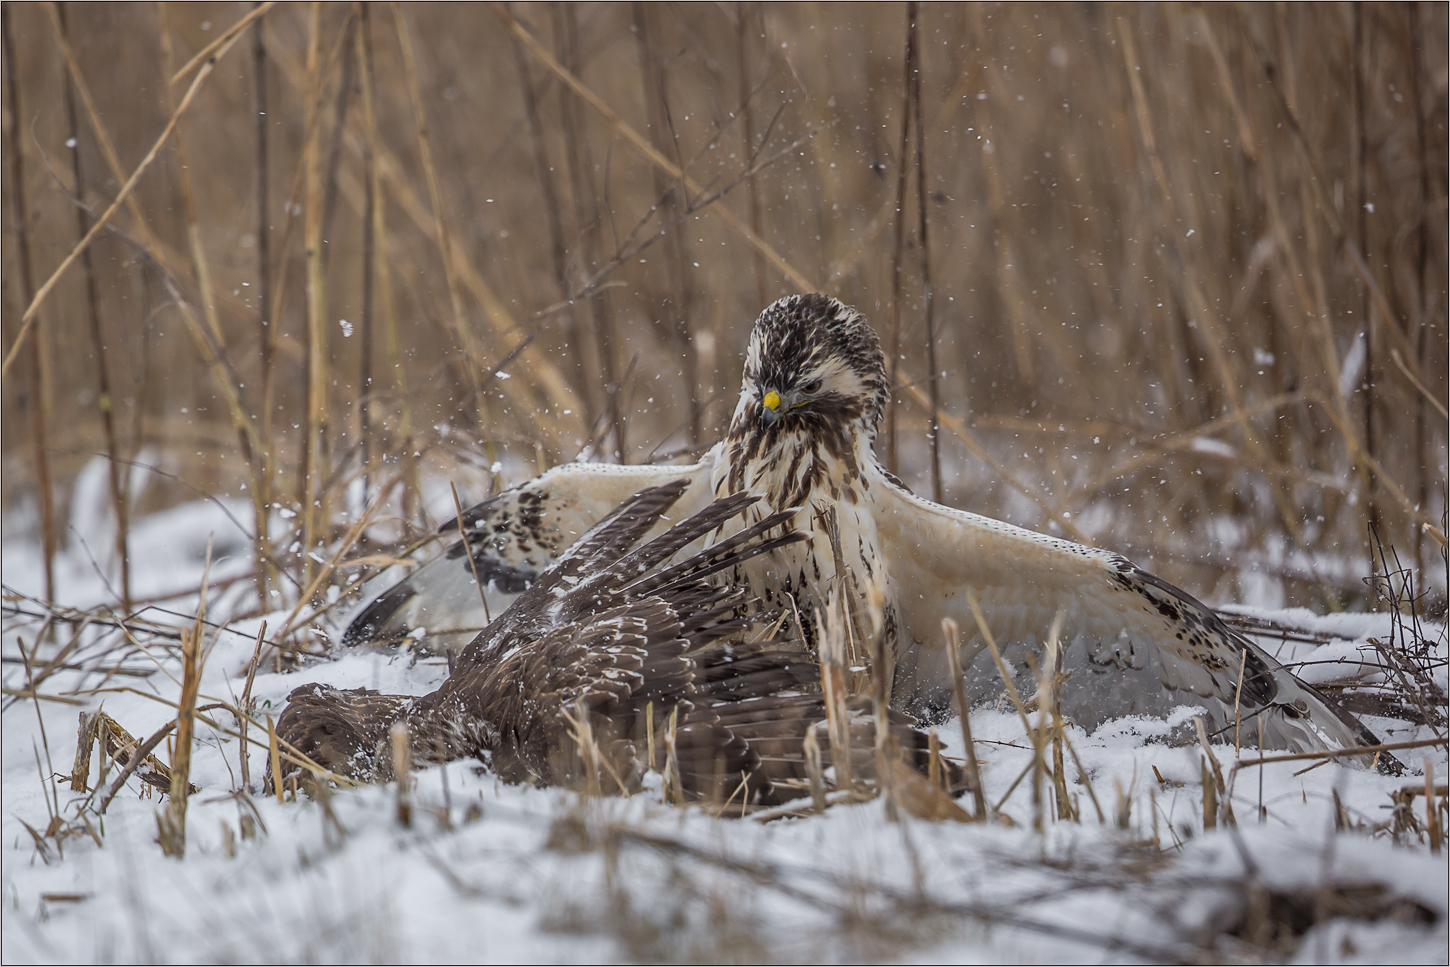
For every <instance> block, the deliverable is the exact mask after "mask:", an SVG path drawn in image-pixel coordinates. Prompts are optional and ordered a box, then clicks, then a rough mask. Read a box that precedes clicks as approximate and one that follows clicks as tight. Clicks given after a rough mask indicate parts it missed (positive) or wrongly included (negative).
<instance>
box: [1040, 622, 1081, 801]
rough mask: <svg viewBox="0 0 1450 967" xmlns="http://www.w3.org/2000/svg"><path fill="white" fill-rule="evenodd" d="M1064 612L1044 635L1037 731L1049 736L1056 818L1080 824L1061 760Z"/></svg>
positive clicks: (1062, 737) (1062, 738)
mask: <svg viewBox="0 0 1450 967" xmlns="http://www.w3.org/2000/svg"><path fill="white" fill-rule="evenodd" d="M1065 617H1066V612H1064V611H1062V610H1061V609H1059V610H1058V612H1057V614H1056V615H1054V616H1053V619H1052V627H1051V629H1049V630H1048V632H1047V643H1046V647H1045V649H1044V655H1043V657H1044V658H1045V660H1044V661H1043V663H1042V675H1041V678H1040V680H1039V684H1038V689H1037V692H1038V696H1039V698H1038V703H1037V708H1038V722H1039V723H1040V724H1039V725H1038V729H1039V730H1040V731H1044V732H1047V733H1048V734H1050V735H1051V739H1049V744H1050V745H1051V746H1052V787H1053V792H1054V794H1055V796H1056V800H1057V802H1056V806H1057V817H1058V818H1059V819H1062V818H1064V817H1065V818H1067V819H1069V820H1072V821H1073V822H1080V821H1081V819H1082V817H1081V816H1079V815H1077V810H1075V809H1073V806H1072V800H1071V798H1069V796H1068V792H1067V773H1066V769H1065V767H1064V764H1063V760H1062V746H1063V740H1064V736H1063V722H1062V703H1061V699H1062V623H1063V619H1064V618H1065Z"/></svg>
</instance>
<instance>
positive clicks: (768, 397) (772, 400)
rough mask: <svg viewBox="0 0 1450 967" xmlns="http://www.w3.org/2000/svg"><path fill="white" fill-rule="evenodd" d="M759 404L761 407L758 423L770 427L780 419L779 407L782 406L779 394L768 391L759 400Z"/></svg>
mask: <svg viewBox="0 0 1450 967" xmlns="http://www.w3.org/2000/svg"><path fill="white" fill-rule="evenodd" d="M760 404H761V406H762V407H763V409H762V410H761V411H760V422H762V423H764V424H765V425H766V426H771V425H772V424H774V423H775V421H776V420H778V419H780V412H781V406H782V405H783V404H782V402H781V398H780V394H779V393H777V392H776V391H775V390H770V391H769V392H768V393H766V394H765V395H764V396H762V397H761V398H760Z"/></svg>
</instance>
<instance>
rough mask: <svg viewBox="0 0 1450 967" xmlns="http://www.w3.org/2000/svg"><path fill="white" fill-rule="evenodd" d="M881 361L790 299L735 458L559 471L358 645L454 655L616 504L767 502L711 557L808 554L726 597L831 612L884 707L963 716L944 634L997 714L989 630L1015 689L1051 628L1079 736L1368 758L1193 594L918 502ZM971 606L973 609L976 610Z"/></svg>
mask: <svg viewBox="0 0 1450 967" xmlns="http://www.w3.org/2000/svg"><path fill="white" fill-rule="evenodd" d="M887 392H888V386H887V379H886V367H885V361H884V356H883V354H882V350H881V344H880V341H879V340H878V339H877V336H876V334H875V332H874V331H873V330H872V329H871V327H870V325H869V324H868V323H867V322H866V320H865V319H864V318H863V317H862V315H861V314H860V313H859V312H857V311H856V310H855V309H852V308H850V307H848V306H846V305H844V304H842V303H841V302H839V301H837V300H836V299H833V298H830V297H827V296H824V295H820V294H809V295H797V296H790V297H788V298H784V299H781V300H779V301H777V302H775V303H773V304H772V305H770V306H769V307H767V308H766V309H765V311H764V312H762V313H761V314H760V317H759V318H758V319H757V320H756V322H755V325H754V328H753V330H752V332H751V336H750V342H749V346H748V348H747V350H746V356H745V365H744V376H743V379H742V381H741V387H740V399H739V402H738V404H737V405H736V407H735V411H734V415H733V416H732V418H731V421H730V427H729V431H728V433H727V434H726V436H725V438H724V439H723V440H721V441H720V442H719V443H717V444H716V445H715V446H714V447H713V448H712V449H711V450H710V451H709V452H708V453H706V454H705V456H704V457H703V459H702V460H701V461H700V462H699V463H697V464H694V465H693V466H687V467H680V466H616V465H601V464H577V463H576V464H567V465H564V466H560V467H556V468H554V469H552V470H550V471H548V472H546V473H544V474H542V475H541V476H539V477H537V478H535V479H534V480H531V481H529V482H528V483H525V484H523V485H522V486H519V487H516V488H514V489H512V490H508V491H505V492H503V493H501V494H499V495H497V496H495V497H492V498H490V499H488V500H485V501H483V502H482V503H479V504H477V505H476V506H474V507H471V508H470V509H468V510H466V511H465V512H464V513H463V515H462V528H461V529H462V530H463V532H464V534H465V535H466V539H463V538H452V539H450V535H456V534H457V533H458V531H459V525H458V522H456V521H450V522H449V523H447V524H445V525H444V526H443V527H442V528H440V531H439V536H438V538H437V540H438V541H439V543H440V544H442V545H444V549H443V550H441V552H440V553H439V554H438V555H437V556H436V557H435V558H433V559H432V560H429V561H427V562H425V563H424V564H423V565H422V566H420V567H418V568H417V569H416V570H414V571H413V572H412V573H411V574H409V575H408V576H407V577H405V578H403V579H402V580H400V581H397V582H396V583H395V584H393V585H392V586H391V587H387V588H386V589H385V590H383V591H381V593H377V594H375V595H374V596H373V597H372V598H371V599H370V600H368V601H366V603H365V604H364V605H363V606H362V607H361V608H360V609H359V610H358V611H357V612H356V614H355V616H354V618H353V620H352V621H351V623H350V625H349V627H348V629H347V631H346V633H345V635H344V641H345V642H348V643H353V644H356V643H361V642H367V641H375V640H384V641H386V640H396V639H398V638H399V637H401V636H404V635H408V634H413V635H415V636H417V635H424V636H426V637H427V638H429V639H432V640H434V641H437V642H438V643H439V644H440V645H441V646H442V647H447V648H456V647H458V645H460V644H461V643H463V642H466V641H468V640H470V639H471V638H472V637H473V635H474V634H475V633H476V630H477V629H478V628H479V627H482V625H483V624H484V623H485V620H484V614H483V611H482V606H481V602H480V596H479V592H478V585H477V582H476V580H475V576H477V579H479V580H481V581H482V582H483V583H484V584H485V585H487V588H488V590H489V593H490V595H491V596H492V599H493V600H492V602H491V605H490V606H491V607H494V608H497V607H499V606H501V605H502V604H503V603H505V602H506V601H507V600H508V598H509V596H510V595H512V594H516V593H518V592H520V591H523V590H524V589H525V588H527V587H529V585H530V582H531V581H533V580H534V579H535V577H536V576H537V575H538V574H539V573H540V572H542V571H543V569H544V568H546V567H547V565H548V564H549V562H550V561H551V560H553V559H554V558H555V557H556V556H557V555H558V554H560V553H561V552H563V550H564V549H565V548H566V547H568V546H569V545H570V543H571V542H573V541H574V540H575V538H577V537H578V536H579V535H580V534H582V533H584V532H585V531H586V530H587V529H588V528H589V527H590V525H592V524H593V523H594V522H595V521H597V520H598V519H600V518H601V517H602V516H604V515H605V514H606V513H608V512H609V510H610V509H611V508H613V507H614V506H615V505H616V504H617V503H619V501H621V500H623V499H625V498H626V497H628V496H629V495H630V494H633V493H636V492H638V491H640V490H642V489H644V488H647V487H651V486H656V485H659V484H661V483H663V482H666V481H670V480H675V479H678V478H684V479H686V480H687V481H688V484H687V486H686V488H685V490H684V492H683V494H682V495H681V497H680V500H679V502H678V504H677V505H676V507H675V510H676V511H678V512H683V513H686V514H688V513H693V512H695V511H696V510H698V509H699V508H701V507H704V506H706V505H707V504H708V503H709V502H710V501H711V500H713V499H715V498H716V497H718V496H722V495H726V494H732V493H735V492H737V491H739V492H745V493H749V494H753V495H756V496H759V497H760V498H762V499H761V500H760V501H759V502H758V503H756V504H753V505H752V506H751V507H750V508H749V509H748V510H747V512H746V513H745V514H744V515H742V516H741V517H740V518H737V519H732V520H731V521H729V522H727V523H726V524H725V525H724V527H723V528H722V530H721V531H720V533H719V534H718V535H717V536H724V535H728V534H729V533H731V532H732V531H734V530H738V529H740V528H742V527H748V526H749V525H750V524H751V523H754V522H756V521H759V520H762V519H767V518H768V517H769V516H770V515H772V514H776V513H784V512H786V511H793V512H794V513H793V517H792V521H793V524H794V526H795V528H796V529H797V530H800V531H802V532H805V533H809V534H810V535H811V536H810V539H809V540H806V541H800V542H796V543H791V544H786V545H782V546H780V547H777V548H775V549H774V550H772V551H771V552H770V553H768V554H763V555H760V556H757V557H755V558H752V559H751V560H749V561H745V562H742V563H741V564H740V565H739V566H737V567H735V568H732V569H731V571H730V572H729V573H728V574H720V575H718V576H717V578H716V579H717V580H720V581H724V582H726V583H735V584H739V585H740V586H741V587H745V588H748V589H749V591H750V592H751V593H752V594H756V595H759V596H761V597H762V598H763V599H765V600H766V601H767V602H768V603H770V604H772V605H774V606H778V607H782V608H786V609H788V610H789V611H790V612H791V614H792V615H793V616H794V620H796V621H798V623H799V631H800V634H801V636H802V637H803V638H804V639H805V640H806V641H807V642H808V643H813V642H814V641H815V638H816V630H815V629H816V625H817V622H818V615H819V614H821V613H822V612H824V611H825V610H826V609H827V608H828V607H830V602H831V601H832V600H833V599H832V595H833V594H835V595H838V596H839V599H840V600H842V601H844V602H845V603H846V606H847V607H846V610H847V611H848V612H849V613H850V615H851V617H852V621H853V625H852V627H853V628H856V629H857V631H856V634H857V636H858V639H859V640H862V641H864V640H867V639H868V638H869V637H870V636H872V635H878V634H879V635H880V636H881V639H882V640H884V644H885V647H884V654H885V655H886V656H888V658H889V659H890V660H891V663H892V665H893V667H892V669H891V674H892V678H891V681H892V690H891V697H892V705H893V707H895V708H899V709H902V710H904V711H906V712H908V713H910V714H912V715H914V716H916V717H917V718H918V719H922V720H925V721H928V722H930V721H938V720H940V719H941V718H942V717H944V716H945V715H946V714H947V713H948V712H949V710H950V695H951V688H952V683H951V678H950V672H949V668H950V664H949V662H948V660H947V655H946V646H945V639H944V637H943V630H942V619H944V618H952V619H954V620H955V621H956V622H957V623H958V625H959V626H960V628H961V631H962V638H963V645H962V647H963V650H962V654H961V657H962V665H963V667H964V668H966V675H967V678H968V687H969V688H970V689H971V692H970V694H972V695H973V696H974V697H975V698H978V699H985V698H990V697H995V696H996V695H997V694H999V693H1000V688H1001V680H1000V677H999V671H998V668H997V666H996V663H995V661H994V659H993V658H992V656H991V654H990V652H989V650H988V646H987V645H986V642H985V639H984V638H983V636H982V634H981V632H980V630H979V624H978V621H977V620H976V614H977V613H980V615H981V617H982V618H983V620H984V623H985V624H986V626H987V629H988V630H989V631H990V633H991V635H992V637H993V639H994V640H995V642H996V643H998V644H999V645H1000V647H1001V650H1002V653H1003V658H1004V663H1005V665H1006V667H1007V668H1008V669H1016V670H1017V672H1018V673H1020V672H1021V669H1022V668H1023V667H1024V665H1025V660H1026V658H1027V657H1028V656H1029V655H1032V654H1034V653H1035V652H1037V651H1039V650H1040V645H1041V644H1042V643H1043V642H1045V641H1046V639H1047V638H1048V634H1049V629H1051V628H1053V627H1054V625H1056V626H1057V627H1058V628H1060V638H1059V639H1058V640H1059V642H1060V656H1061V661H1062V665H1061V668H1062V670H1063V672H1064V673H1066V674H1067V675H1068V680H1067V681H1066V683H1065V684H1064V686H1063V688H1062V690H1061V697H1060V701H1061V707H1062V710H1063V712H1064V713H1065V714H1066V715H1068V716H1069V717H1071V718H1072V719H1073V720H1074V721H1075V722H1076V723H1077V724H1078V725H1080V726H1082V727H1084V728H1088V729H1091V728H1095V727H1096V726H1097V725H1098V724H1100V723H1101V722H1103V721H1105V720H1106V719H1109V718H1113V717H1117V716H1121V715H1125V714H1132V713H1152V714H1162V713H1165V712H1167V711H1169V710H1170V709H1171V708H1173V707H1175V706H1177V705H1182V704H1198V705H1201V706H1203V707H1204V708H1205V711H1207V712H1208V713H1209V717H1210V719H1211V721H1212V722H1213V723H1214V724H1215V725H1217V726H1220V727H1226V726H1228V725H1233V724H1235V723H1237V725H1238V727H1239V728H1240V729H1242V730H1244V731H1243V734H1244V736H1245V741H1249V742H1251V743H1257V742H1258V741H1259V740H1260V731H1259V730H1260V728H1262V741H1263V744H1264V745H1266V746H1268V747H1271V748H1289V749H1294V750H1299V751H1307V750H1315V749H1322V748H1324V747H1326V746H1332V747H1339V748H1349V747H1355V746H1362V745H1373V744H1376V743H1377V741H1378V740H1377V739H1376V738H1375V736H1374V735H1373V733H1371V732H1370V731H1368V730H1367V729H1366V728H1365V727H1364V726H1363V725H1362V724H1361V723H1360V722H1359V721H1358V720H1357V719H1355V718H1354V717H1353V716H1351V715H1350V714H1349V713H1347V712H1345V711H1344V710H1342V709H1341V708H1339V707H1338V705H1337V704H1335V703H1334V702H1332V701H1331V700H1329V699H1328V698H1326V697H1325V696H1323V695H1321V694H1320V693H1319V692H1317V691H1316V690H1315V689H1314V688H1312V687H1311V686H1309V685H1307V684H1305V683H1304V682H1301V681H1300V680H1299V679H1297V678H1296V677H1295V676H1294V675H1293V674H1292V673H1291V672H1289V671H1288V670H1287V669H1285V668H1284V667H1282V666H1281V665H1280V664H1279V663H1278V662H1277V661H1275V660H1274V659H1273V658H1272V657H1271V656H1270V655H1268V654H1267V653H1266V652H1265V651H1264V650H1263V649H1262V648H1260V647H1259V646H1257V645H1256V644H1254V643H1253V642H1251V641H1250V640H1248V639H1247V638H1245V637H1244V636H1243V635H1240V634H1238V633H1236V632H1235V631H1233V630H1232V629H1230V628H1229V627H1228V626H1227V625H1225V624H1224V622H1223V621H1222V620H1221V619H1219V618H1218V617H1217V616H1216V615H1215V614H1214V613H1213V611H1211V610H1210V609H1208V608H1207V607H1205V606H1204V605H1203V604H1201V603H1200V602H1198V601H1197V600H1195V599H1194V598H1193V597H1191V596H1190V595H1189V594H1187V593H1186V592H1184V591H1182V590H1180V589H1178V588H1176V587H1174V586H1173V585H1171V584H1169V583H1167V582H1166V581H1163V580H1161V579H1159V578H1157V577H1155V576H1153V575H1152V574H1149V573H1147V572H1146V571H1144V570H1142V569H1140V568H1138V567H1136V566H1135V565H1134V564H1133V563H1132V562H1130V561H1128V560H1127V559H1125V558H1124V557H1122V556H1120V555H1118V554H1114V553H1111V552H1109V551H1105V550H1097V549H1092V548H1088V547H1084V546H1081V545H1078V544H1075V543H1073V542H1070V541H1066V540H1061V539H1058V538H1053V537H1048V536H1044V535H1042V534H1038V533H1035V532H1033V531H1030V530H1026V529H1023V528H1021V527H1015V526H1012V525H1010V524H1006V523H1003V522H1001V521H998V520H993V519H991V518H988V517H983V516H979V515H977V514H972V513H967V512H965V511H960V510H955V509H952V508H950V507H944V506H941V505H939V504H936V503H932V502H931V501H927V500H923V499H922V498H920V497H917V496H916V495H914V494H912V493H911V492H910V491H908V490H907V489H906V488H905V487H904V486H902V484H901V483H900V482H899V481H898V480H897V479H896V478H895V477H894V476H893V475H892V474H890V473H888V472H887V471H886V470H885V469H884V468H883V467H882V466H881V464H880V462H879V461H878V460H877V458H876V454H875V452H874V450H873V448H872V445H873V441H874V438H875V436H876V429H877V424H878V423H879V421H880V419H881V417H882V413H883V410H884V408H885V405H886V400H887ZM973 601H976V602H977V603H978V608H977V609H975V610H974V609H973V607H972V604H971V603H972V602H973Z"/></svg>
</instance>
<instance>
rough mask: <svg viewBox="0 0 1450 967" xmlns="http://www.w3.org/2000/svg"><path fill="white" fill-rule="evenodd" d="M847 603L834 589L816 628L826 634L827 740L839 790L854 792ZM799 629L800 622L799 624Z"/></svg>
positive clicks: (823, 643) (823, 648)
mask: <svg viewBox="0 0 1450 967" xmlns="http://www.w3.org/2000/svg"><path fill="white" fill-rule="evenodd" d="M845 607H846V605H845V601H844V600H843V596H842V594H841V591H840V589H839V588H832V589H831V598H830V601H829V602H828V603H827V605H826V613H825V616H824V620H822V618H821V615H820V614H819V613H817V616H816V626H817V627H819V628H821V629H822V630H823V631H824V632H825V634H824V636H823V638H822V641H821V645H820V655H819V657H820V663H821V691H822V693H823V694H824V696H825V706H826V738H827V739H828V740H829V742H830V746H831V765H832V766H834V767H835V770H836V788H838V789H851V788H853V785H854V782H853V777H852V775H851V723H850V719H849V713H848V712H847V709H846V697H847V695H848V694H849V691H850V686H849V685H848V684H847V664H846V630H845V624H846V621H847V616H846V614H845ZM796 624H797V627H799V624H800V622H799V620H797V622H796Z"/></svg>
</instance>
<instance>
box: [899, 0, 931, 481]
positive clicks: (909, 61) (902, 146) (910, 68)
mask: <svg viewBox="0 0 1450 967" xmlns="http://www.w3.org/2000/svg"><path fill="white" fill-rule="evenodd" d="M916 14H917V5H916V3H915V0H913V2H911V3H908V4H907V5H906V53H905V54H904V55H903V56H902V58H901V63H902V70H903V72H904V74H905V76H904V77H903V79H902V82H901V138H900V140H899V141H898V142H897V151H896V220H895V222H894V225H895V229H896V234H895V242H894V244H893V245H892V246H891V315H890V318H889V321H888V323H887V326H886V386H887V397H886V469H887V470H890V471H891V472H892V473H896V472H897V465H896V384H897V382H898V380H897V362H898V361H899V360H900V359H901V302H902V299H903V298H904V296H903V285H902V279H901V270H902V264H903V262H904V256H905V251H906V175H907V171H908V170H909V168H908V166H907V163H906V159H907V152H908V150H909V149H910V147H911V140H910V133H911V90H912V84H913V83H914V81H913V78H914V75H915V74H916V72H917V52H916V46H917V34H916ZM938 499H940V498H938Z"/></svg>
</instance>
